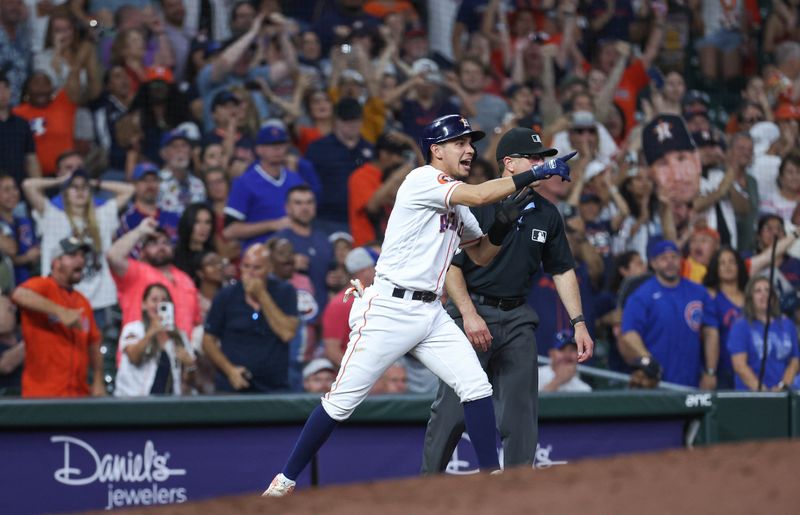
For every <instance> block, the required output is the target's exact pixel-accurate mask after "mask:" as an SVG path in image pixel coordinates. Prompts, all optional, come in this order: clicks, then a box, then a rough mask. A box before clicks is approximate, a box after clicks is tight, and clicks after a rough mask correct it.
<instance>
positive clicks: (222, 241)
mask: <svg viewBox="0 0 800 515" xmlns="http://www.w3.org/2000/svg"><path fill="white" fill-rule="evenodd" d="M203 178H204V179H205V181H204V182H205V185H206V192H208V202H209V204H210V205H211V211H212V212H213V213H214V248H215V249H217V252H219V255H220V256H222V258H223V259H226V260H228V261H229V262H234V261H236V262H238V260H239V255H240V254H241V250H242V246H241V244H240V243H239V241H238V240H234V239H229V238H226V237H225V236H224V235H223V233H224V231H225V207H226V206H227V205H228V192H229V190H230V183H229V182H228V176H227V175H226V174H225V171H224V170H222V169H221V168H209V169H207V170H206V171H205V174H204V175H203Z"/></svg>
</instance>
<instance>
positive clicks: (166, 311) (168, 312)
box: [158, 302, 175, 331]
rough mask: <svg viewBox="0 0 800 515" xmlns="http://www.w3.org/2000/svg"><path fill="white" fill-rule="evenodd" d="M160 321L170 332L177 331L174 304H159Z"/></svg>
mask: <svg viewBox="0 0 800 515" xmlns="http://www.w3.org/2000/svg"><path fill="white" fill-rule="evenodd" d="M158 320H159V321H160V322H161V327H163V328H164V329H166V330H168V331H173V330H174V329H175V306H174V305H173V304H172V302H159V303H158Z"/></svg>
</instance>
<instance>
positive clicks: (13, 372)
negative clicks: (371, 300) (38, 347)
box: [0, 294, 333, 397]
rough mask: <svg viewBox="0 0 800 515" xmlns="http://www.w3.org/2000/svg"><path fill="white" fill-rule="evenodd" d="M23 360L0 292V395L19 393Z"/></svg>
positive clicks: (11, 313) (12, 312) (10, 310)
mask: <svg viewBox="0 0 800 515" xmlns="http://www.w3.org/2000/svg"><path fill="white" fill-rule="evenodd" d="M24 360H25V342H23V341H22V340H20V339H19V335H18V331H17V306H15V305H14V303H13V302H11V299H9V298H8V295H6V294H0V397H2V396H5V395H14V396H19V395H20V393H21V389H22V362H23V361H24ZM331 381H333V379H331ZM328 387H330V384H328ZM326 391H327V390H326Z"/></svg>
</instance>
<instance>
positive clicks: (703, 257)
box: [681, 226, 720, 284]
mask: <svg viewBox="0 0 800 515" xmlns="http://www.w3.org/2000/svg"><path fill="white" fill-rule="evenodd" d="M719 246H720V238H719V233H718V232H717V231H715V230H714V229H711V228H709V227H699V226H695V228H694V229H693V230H692V234H691V236H690V237H689V251H688V253H687V255H686V258H685V259H684V260H683V265H682V266H681V275H682V276H683V277H685V278H686V279H689V280H690V281H692V282H695V283H697V284H703V279H704V278H705V276H706V273H707V272H708V266H709V265H710V263H711V258H712V257H714V254H715V253H716V252H717V250H719Z"/></svg>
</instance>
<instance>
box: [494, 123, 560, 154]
mask: <svg viewBox="0 0 800 515" xmlns="http://www.w3.org/2000/svg"><path fill="white" fill-rule="evenodd" d="M556 154H558V150H556V149H554V148H547V147H545V146H544V145H543V144H542V137H541V136H540V135H539V134H537V133H536V132H534V131H533V130H531V129H528V128H526V127H514V128H513V129H511V130H510V131H508V132H506V133H505V134H503V137H502V138H500V141H499V142H498V143H497V151H496V152H495V158H496V159H497V160H498V161H502V160H503V158H504V157H525V156H543V157H550V156H554V155H556Z"/></svg>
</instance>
